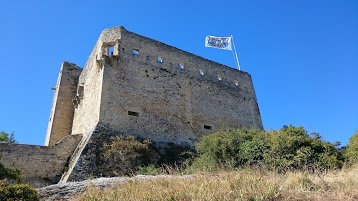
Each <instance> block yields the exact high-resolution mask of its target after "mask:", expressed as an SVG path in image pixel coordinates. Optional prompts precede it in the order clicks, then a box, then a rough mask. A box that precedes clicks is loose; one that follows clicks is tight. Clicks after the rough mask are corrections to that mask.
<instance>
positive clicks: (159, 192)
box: [79, 166, 358, 201]
mask: <svg viewBox="0 0 358 201" xmlns="http://www.w3.org/2000/svg"><path fill="white" fill-rule="evenodd" d="M79 200H83V201H95V200H104V201H105V200H129V201H130V200H136V201H137V200H358V166H357V167H353V168H350V169H344V170H339V171H330V172H326V173H324V174H321V175H318V174H309V173H307V172H290V173H285V174H278V173H275V172H271V171H259V170H249V169H245V170H240V171H229V172H218V173H215V174H214V173H206V174H201V175H193V176H192V177H186V178H182V177H181V178H178V177H172V178H164V179H163V178H161V179H152V180H145V181H130V182H127V183H125V184H122V185H118V186H116V187H114V188H110V189H104V190H99V189H96V188H89V189H88V190H87V191H86V192H85V194H84V195H82V197H80V198H79Z"/></svg>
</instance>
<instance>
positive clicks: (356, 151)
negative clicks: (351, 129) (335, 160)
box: [344, 131, 358, 164]
mask: <svg viewBox="0 0 358 201" xmlns="http://www.w3.org/2000/svg"><path fill="white" fill-rule="evenodd" d="M344 156H345V158H346V161H347V162H348V163H349V164H352V163H357V162H358V131H356V132H355V133H354V135H353V136H352V137H351V138H349V143H348V145H347V147H346V150H345V152H344Z"/></svg>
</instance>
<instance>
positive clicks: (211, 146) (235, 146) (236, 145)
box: [192, 129, 267, 170]
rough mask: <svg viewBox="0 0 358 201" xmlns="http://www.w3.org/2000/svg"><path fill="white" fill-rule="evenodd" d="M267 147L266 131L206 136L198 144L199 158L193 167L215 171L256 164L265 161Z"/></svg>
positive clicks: (236, 131) (241, 130)
mask: <svg viewBox="0 0 358 201" xmlns="http://www.w3.org/2000/svg"><path fill="white" fill-rule="evenodd" d="M266 147H267V145H266V139H265V133H264V131H259V130H247V129H239V130H235V131H230V132H217V133H214V134H211V135H207V136H204V137H203V138H202V139H201V140H200V141H199V142H198V143H197V144H196V151H197V152H198V155H199V156H198V157H197V158H196V159H194V161H193V163H192V167H193V168H194V169H195V168H198V169H202V170H214V169H217V168H222V167H230V168H233V167H240V166H244V165H247V164H256V163H258V162H260V161H261V160H262V159H263V157H262V155H263V151H264V150H265V149H266Z"/></svg>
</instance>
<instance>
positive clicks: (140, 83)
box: [97, 27, 263, 143]
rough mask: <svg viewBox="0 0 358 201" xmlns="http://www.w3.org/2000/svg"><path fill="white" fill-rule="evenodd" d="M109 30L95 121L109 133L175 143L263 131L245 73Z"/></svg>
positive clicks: (127, 33)
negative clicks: (240, 130) (224, 131)
mask: <svg viewBox="0 0 358 201" xmlns="http://www.w3.org/2000/svg"><path fill="white" fill-rule="evenodd" d="M114 30H117V32H118V37H119V36H120V38H119V39H116V40H113V41H111V42H112V45H113V46H114V50H113V51H114V54H113V55H108V56H103V59H102V63H101V64H102V65H101V66H97V68H103V69H104V72H103V83H102V97H101V106H100V108H101V110H100V120H101V121H102V122H103V123H107V125H108V126H109V127H111V128H113V129H114V130H118V131H120V132H122V133H125V134H135V135H140V136H142V137H145V138H150V139H153V140H155V141H171V142H177V143H183V142H184V143H192V142H193V141H195V140H197V139H198V138H200V137H201V136H202V135H205V134H208V133H212V132H214V131H217V130H220V129H230V128H241V127H246V128H256V129H262V128H263V126H262V122H261V117H260V113H259V108H258V104H257V99H256V95H255V91H254V87H253V84H252V80H251V76H250V75H249V74H248V73H246V72H243V71H239V70H237V69H233V68H230V67H228V66H224V65H222V64H219V63H216V62H213V61H210V60H207V59H205V58H202V57H199V56H196V55H194V54H191V53H188V52H185V51H182V50H179V49H177V48H175V47H171V46H168V45H165V44H163V43H161V42H158V41H155V40H152V39H149V38H146V37H143V36H140V35H137V34H134V33H131V32H128V31H126V30H125V29H124V28H121V27H118V28H113V32H114ZM113 32H111V34H112V35H110V37H109V38H113ZM102 37H104V38H105V36H102ZM107 43H109V41H108V40H107ZM158 60H161V61H158Z"/></svg>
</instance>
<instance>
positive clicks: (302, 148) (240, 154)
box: [191, 125, 342, 171]
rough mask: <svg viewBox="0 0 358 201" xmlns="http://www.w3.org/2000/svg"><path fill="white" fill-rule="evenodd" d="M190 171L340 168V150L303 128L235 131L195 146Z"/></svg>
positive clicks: (208, 139) (204, 139)
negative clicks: (240, 168)
mask: <svg viewBox="0 0 358 201" xmlns="http://www.w3.org/2000/svg"><path fill="white" fill-rule="evenodd" d="M196 150H197V152H198V157H197V158H195V159H194V161H193V163H192V166H191V167H192V168H193V169H200V170H214V169H217V168H222V167H229V168H239V167H243V166H252V165H256V166H257V165H259V166H265V167H268V168H272V169H276V170H278V171H286V170H293V169H305V170H307V169H308V170H315V169H317V168H320V169H322V168H323V169H330V168H339V167H341V166H342V156H341V153H340V151H339V150H338V149H337V148H336V147H335V146H334V145H333V144H331V143H328V142H325V141H323V140H321V139H320V136H319V135H318V134H317V133H316V135H315V136H314V137H311V136H309V135H308V134H307V132H306V130H305V129H304V128H303V127H294V126H292V125H290V126H285V127H284V128H282V129H280V130H278V131H269V132H266V131H259V130H248V129H238V130H236V131H230V132H217V133H214V134H211V135H207V136H204V137H203V138H202V139H201V140H200V141H199V142H198V143H197V144H196Z"/></svg>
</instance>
